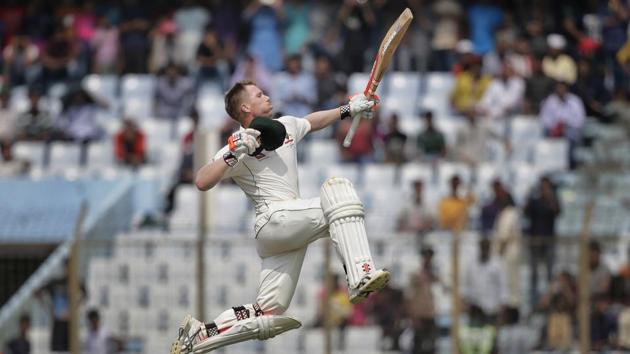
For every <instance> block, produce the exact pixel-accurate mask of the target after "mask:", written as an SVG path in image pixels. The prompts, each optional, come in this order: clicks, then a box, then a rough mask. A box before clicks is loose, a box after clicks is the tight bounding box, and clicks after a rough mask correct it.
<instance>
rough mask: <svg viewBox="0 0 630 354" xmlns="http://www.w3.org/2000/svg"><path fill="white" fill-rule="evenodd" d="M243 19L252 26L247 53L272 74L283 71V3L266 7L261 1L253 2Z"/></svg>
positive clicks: (246, 9)
mask: <svg viewBox="0 0 630 354" xmlns="http://www.w3.org/2000/svg"><path fill="white" fill-rule="evenodd" d="M243 17H244V20H245V22H247V23H248V24H249V26H250V34H251V35H250V38H249V44H248V46H247V52H248V53H250V54H251V55H252V56H253V57H256V58H257V59H259V60H260V61H261V63H262V64H263V65H264V66H265V68H267V69H269V70H270V71H272V72H276V71H279V70H280V69H282V53H283V50H282V37H281V35H280V30H281V24H282V21H283V19H284V12H283V9H282V2H281V1H274V2H273V4H272V5H265V4H263V2H262V1H260V0H254V1H251V2H250V3H249V5H247V7H246V8H245V10H244V11H243Z"/></svg>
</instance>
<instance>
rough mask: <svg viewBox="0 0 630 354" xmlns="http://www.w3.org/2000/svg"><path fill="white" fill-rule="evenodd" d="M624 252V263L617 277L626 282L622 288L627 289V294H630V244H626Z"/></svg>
mask: <svg viewBox="0 0 630 354" xmlns="http://www.w3.org/2000/svg"><path fill="white" fill-rule="evenodd" d="M626 252H627V253H626V263H625V264H624V265H623V266H622V267H621V269H619V277H621V279H623V280H624V282H626V286H625V287H624V288H625V289H626V290H627V291H628V295H630V246H628V250H627V251H626Z"/></svg>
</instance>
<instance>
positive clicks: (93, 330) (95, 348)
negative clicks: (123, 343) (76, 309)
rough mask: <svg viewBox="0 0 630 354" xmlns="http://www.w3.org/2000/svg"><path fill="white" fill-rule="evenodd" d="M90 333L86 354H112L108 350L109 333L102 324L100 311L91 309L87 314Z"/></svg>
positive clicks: (86, 343)
mask: <svg viewBox="0 0 630 354" xmlns="http://www.w3.org/2000/svg"><path fill="white" fill-rule="evenodd" d="M87 320H88V333H87V339H86V341H85V353H86V354H107V353H110V348H108V340H109V332H108V331H107V329H106V328H105V327H104V326H102V324H101V317H100V315H99V313H98V310H96V309H91V310H89V311H88V313H87Z"/></svg>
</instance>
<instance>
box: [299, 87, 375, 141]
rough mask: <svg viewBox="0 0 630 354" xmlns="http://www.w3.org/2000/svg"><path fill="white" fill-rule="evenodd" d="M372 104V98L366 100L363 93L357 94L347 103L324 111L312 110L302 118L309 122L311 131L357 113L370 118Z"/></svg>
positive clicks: (373, 100)
mask: <svg viewBox="0 0 630 354" xmlns="http://www.w3.org/2000/svg"><path fill="white" fill-rule="evenodd" d="M374 104H375V99H374V98H370V99H369V100H368V99H367V98H366V97H365V96H364V95H363V94H357V95H354V96H352V98H351V99H350V102H348V104H347V105H344V106H341V107H338V108H333V109H329V110H326V111H318V112H313V113H311V114H309V115H307V116H306V117H304V118H305V119H306V120H308V122H309V123H311V131H312V132H313V131H316V130H320V129H323V128H326V127H327V126H329V125H331V124H332V123H334V122H335V121H336V120H338V119H344V118H346V117H354V116H355V115H357V114H361V115H362V116H363V117H364V118H367V119H372V116H373V115H374V114H373V107H374Z"/></svg>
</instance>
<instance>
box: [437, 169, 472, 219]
mask: <svg viewBox="0 0 630 354" xmlns="http://www.w3.org/2000/svg"><path fill="white" fill-rule="evenodd" d="M461 183H462V181H461V179H460V177H459V175H454V176H453V177H451V180H450V189H451V190H450V195H449V196H447V197H444V198H443V199H442V201H440V206H439V214H438V221H439V223H440V227H442V228H443V229H445V230H450V231H461V230H464V229H465V228H466V226H467V224H468V208H469V207H470V206H471V205H472V204H473V203H474V202H475V196H474V195H473V194H472V192H471V191H470V190H469V191H468V192H467V193H466V195H465V196H464V197H461V196H460V195H459V187H460V186H461Z"/></svg>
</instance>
